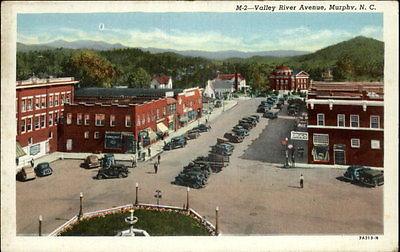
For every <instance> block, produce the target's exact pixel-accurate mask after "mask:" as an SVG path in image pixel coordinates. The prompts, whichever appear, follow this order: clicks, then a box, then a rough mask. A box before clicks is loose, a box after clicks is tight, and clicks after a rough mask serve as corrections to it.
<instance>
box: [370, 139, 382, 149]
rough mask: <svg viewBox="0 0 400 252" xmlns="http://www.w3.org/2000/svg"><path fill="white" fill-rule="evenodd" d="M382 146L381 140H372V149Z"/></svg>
mask: <svg viewBox="0 0 400 252" xmlns="http://www.w3.org/2000/svg"><path fill="white" fill-rule="evenodd" d="M380 148H381V143H380V141H379V140H371V149H373V150H378V149H380Z"/></svg>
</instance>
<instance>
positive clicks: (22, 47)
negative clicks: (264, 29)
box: [17, 40, 310, 60]
mask: <svg viewBox="0 0 400 252" xmlns="http://www.w3.org/2000/svg"><path fill="white" fill-rule="evenodd" d="M51 48H67V49H93V50H98V51H106V50H112V49H123V48H129V47H127V46H124V45H122V44H120V43H117V44H110V43H107V42H103V41H93V40H76V41H72V42H68V41H65V40H55V41H52V42H50V43H46V44H29V45H28V44H23V43H17V51H21V52H26V51H41V50H47V49H51ZM138 49H140V50H142V51H147V52H150V53H164V52H173V53H176V54H180V55H183V56H189V57H202V58H207V59H220V60H223V59H228V58H242V59H244V58H250V57H254V56H269V57H290V56H298V55H304V54H307V53H310V52H306V51H296V50H275V51H260V52H244V51H238V50H227V51H202V50H182V51H181V50H174V49H160V48H153V47H148V48H143V47H139V48H138Z"/></svg>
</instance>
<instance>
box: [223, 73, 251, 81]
mask: <svg viewBox="0 0 400 252" xmlns="http://www.w3.org/2000/svg"><path fill="white" fill-rule="evenodd" d="M235 75H236V74H218V76H217V79H220V80H232V79H234V78H235ZM237 77H238V79H242V80H244V78H243V76H242V75H241V74H240V73H238V74H237Z"/></svg>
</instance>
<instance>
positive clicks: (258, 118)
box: [249, 115, 260, 122]
mask: <svg viewBox="0 0 400 252" xmlns="http://www.w3.org/2000/svg"><path fill="white" fill-rule="evenodd" d="M249 118H254V119H255V120H256V121H257V122H260V116H259V115H251V116H249Z"/></svg>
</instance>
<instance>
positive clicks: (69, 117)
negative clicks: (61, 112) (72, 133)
mask: <svg viewBox="0 0 400 252" xmlns="http://www.w3.org/2000/svg"><path fill="white" fill-rule="evenodd" d="M71 123H72V114H71V113H68V114H67V124H68V125H69V124H71Z"/></svg>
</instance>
